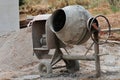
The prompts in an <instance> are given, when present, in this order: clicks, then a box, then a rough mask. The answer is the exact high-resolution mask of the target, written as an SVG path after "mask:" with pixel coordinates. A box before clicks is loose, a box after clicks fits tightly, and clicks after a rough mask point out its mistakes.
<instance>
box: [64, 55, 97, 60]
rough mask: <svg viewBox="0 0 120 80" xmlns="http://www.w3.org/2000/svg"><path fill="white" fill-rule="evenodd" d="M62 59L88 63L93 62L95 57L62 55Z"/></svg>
mask: <svg viewBox="0 0 120 80" xmlns="http://www.w3.org/2000/svg"><path fill="white" fill-rule="evenodd" d="M62 58H63V59H67V60H88V61H94V60H95V56H91V55H87V56H79V55H76V56H75V55H63V56H62Z"/></svg>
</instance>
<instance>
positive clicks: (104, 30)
mask: <svg viewBox="0 0 120 80" xmlns="http://www.w3.org/2000/svg"><path fill="white" fill-rule="evenodd" d="M102 31H103V32H108V31H109V30H108V29H103V30H102ZM116 31H120V28H111V32H116Z"/></svg>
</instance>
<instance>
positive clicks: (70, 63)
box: [64, 60, 80, 73]
mask: <svg viewBox="0 0 120 80" xmlns="http://www.w3.org/2000/svg"><path fill="white" fill-rule="evenodd" d="M64 62H65V64H66V68H67V70H68V72H70V73H71V72H76V71H79V68H80V65H79V61H78V60H64Z"/></svg>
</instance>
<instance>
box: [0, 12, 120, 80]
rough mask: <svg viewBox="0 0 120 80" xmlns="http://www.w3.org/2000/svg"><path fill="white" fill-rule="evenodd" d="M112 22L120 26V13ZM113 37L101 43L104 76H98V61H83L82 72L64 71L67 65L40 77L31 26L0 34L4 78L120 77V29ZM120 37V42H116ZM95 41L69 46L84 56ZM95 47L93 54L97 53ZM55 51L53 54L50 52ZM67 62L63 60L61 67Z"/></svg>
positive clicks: (0, 75) (89, 79) (73, 52)
mask: <svg viewBox="0 0 120 80" xmlns="http://www.w3.org/2000/svg"><path fill="white" fill-rule="evenodd" d="M107 17H108V18H109V20H110V23H111V25H113V26H114V27H119V28H120V26H119V24H120V18H119V17H120V15H119V13H116V14H113V15H108V16H107ZM112 36H113V37H112V38H113V39H112V40H110V41H109V42H108V43H107V44H103V45H100V54H107V55H104V56H102V57H101V77H100V78H94V75H95V63H94V62H90V61H79V63H80V71H78V72H76V73H74V74H73V73H66V72H63V70H65V68H62V69H58V70H53V74H51V75H48V76H42V77H40V75H39V72H38V65H39V62H40V61H39V60H38V59H37V58H36V57H35V56H33V51H32V37H31V29H30V28H25V29H21V30H20V31H18V32H11V33H8V34H5V35H1V36H0V80H120V40H119V39H120V31H118V32H117V33H112ZM116 39H117V41H115V40H116ZM90 44H91V40H89V41H88V42H86V43H85V44H83V45H78V46H76V45H75V46H74V48H72V49H67V50H68V51H69V52H70V54H71V55H84V53H85V51H86V50H87V49H88V47H89V46H90ZM93 53H94V49H93V48H91V49H90V51H89V54H93ZM50 54H51V53H50ZM59 65H63V62H62V61H61V62H60V63H59V64H57V66H59Z"/></svg>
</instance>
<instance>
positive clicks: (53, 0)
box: [20, 0, 120, 15]
mask: <svg viewBox="0 0 120 80" xmlns="http://www.w3.org/2000/svg"><path fill="white" fill-rule="evenodd" d="M74 4H78V5H82V6H84V7H85V8H86V9H88V10H89V11H90V12H91V13H92V14H94V15H96V14H104V15H106V14H109V13H111V12H118V11H120V10H119V9H120V8H118V7H115V6H113V5H109V2H108V0H25V5H23V6H21V7H20V10H22V11H26V12H27V14H31V15H38V14H45V13H52V12H53V11H54V10H56V9H58V8H62V7H64V6H67V5H74Z"/></svg>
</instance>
